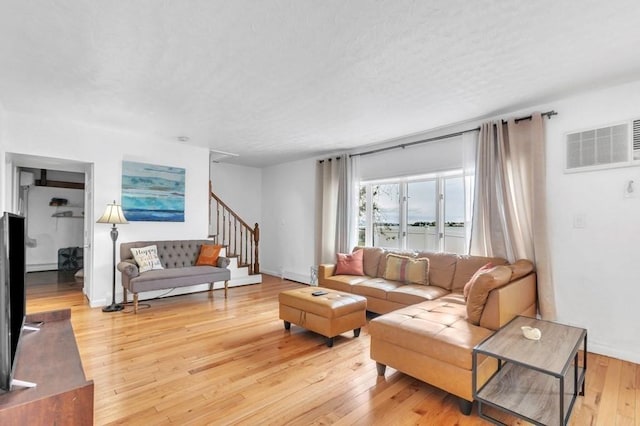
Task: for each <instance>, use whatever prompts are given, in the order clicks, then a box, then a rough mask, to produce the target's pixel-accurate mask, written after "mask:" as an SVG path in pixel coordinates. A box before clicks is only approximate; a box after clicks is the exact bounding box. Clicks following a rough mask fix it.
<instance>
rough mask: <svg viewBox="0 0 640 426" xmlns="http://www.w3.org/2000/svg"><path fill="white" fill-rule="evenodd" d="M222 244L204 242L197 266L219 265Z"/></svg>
mask: <svg viewBox="0 0 640 426" xmlns="http://www.w3.org/2000/svg"><path fill="white" fill-rule="evenodd" d="M221 249H222V246H221V245H218V244H203V245H201V246H200V253H199V254H198V259H197V260H196V266H205V265H209V266H218V257H220V250H221Z"/></svg>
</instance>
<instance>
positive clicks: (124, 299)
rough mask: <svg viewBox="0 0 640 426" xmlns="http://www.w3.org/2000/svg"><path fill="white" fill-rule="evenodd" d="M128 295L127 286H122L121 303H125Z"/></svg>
mask: <svg viewBox="0 0 640 426" xmlns="http://www.w3.org/2000/svg"><path fill="white" fill-rule="evenodd" d="M128 299H129V298H128V296H127V288H126V287H122V303H123V304H126V303H127V302H128V301H129V300H128Z"/></svg>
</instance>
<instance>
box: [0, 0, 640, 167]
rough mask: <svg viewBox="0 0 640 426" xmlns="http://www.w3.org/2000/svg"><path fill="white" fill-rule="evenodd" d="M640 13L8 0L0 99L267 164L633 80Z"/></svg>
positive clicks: (625, 5) (500, 5)
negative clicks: (183, 139)
mask: <svg viewBox="0 0 640 426" xmlns="http://www.w3.org/2000/svg"><path fill="white" fill-rule="evenodd" d="M638 18H640V2H637V1H636V0H629V1H622V0H613V1H606V2H605V1H601V0H599V1H584V0H572V1H568V0H567V1H557V0H538V1H517V2H513V1H504V0H503V1H497V0H496V1H487V0H485V1H468V0H467V1H462V0H453V1H444V0H443V1H428V0H421V1H408V0H388V1H383V0H377V1H374V0H367V1H365V0H349V1H344V0H313V1H311V0H286V1H285V0H261V1H255V0H233V1H229V0H215V1H214V0H182V1H176V0H164V1H162V0H110V1H95V0H48V1H45V0H42V1H25V0H0V104H2V105H3V107H4V108H5V109H6V110H8V111H17V112H25V113H33V114H40V115H45V116H53V117H63V118H67V119H72V120H79V121H83V122H87V123H93V124H96V125H100V126H109V127H115V128H121V129H126V130H131V131H135V132H143V133H145V134H150V135H153V136H154V137H157V138H158V140H171V141H174V140H176V138H177V137H178V136H188V137H189V138H190V141H189V142H188V143H190V144H194V145H198V146H208V147H210V148H211V149H215V150H222V151H227V152H233V153H236V154H239V156H238V157H237V158H235V159H233V160H232V162H234V163H237V164H245V165H250V166H265V165H269V164H275V163H279V162H284V161H288V160H292V159H297V158H303V157H311V156H315V155H320V154H324V153H328V152H335V151H339V150H345V149H351V148H355V147H358V146H363V145H368V144H372V143H376V142H382V141H385V140H388V139H391V138H396V137H400V136H404V135H408V134H413V133H417V132H421V131H425V130H429V129H433V128H436V127H439V126H443V125H447V124H451V123H456V122H460V121H465V120H470V119H474V118H478V117H483V116H491V115H495V114H499V113H501V112H505V111H510V110H514V109H517V108H521V107H527V106H531V105H535V104H539V103H542V102H547V101H551V100H553V99H556V98H559V97H561V96H565V95H567V94H570V93H574V92H577V91H581V90H585V89H590V88H594V87H603V86H607V85H612V84H616V83H621V82H625V81H630V80H636V79H639V78H640V55H638V54H637V47H638V46H640V30H638V21H639V20H638ZM560 113H562V112H561V111H560ZM88 143H90V142H88ZM176 143H177V142H176Z"/></svg>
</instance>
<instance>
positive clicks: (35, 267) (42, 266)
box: [27, 263, 58, 272]
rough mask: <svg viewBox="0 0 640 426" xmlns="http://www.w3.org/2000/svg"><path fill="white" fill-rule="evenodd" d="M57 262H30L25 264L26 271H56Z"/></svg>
mask: <svg viewBox="0 0 640 426" xmlns="http://www.w3.org/2000/svg"><path fill="white" fill-rule="evenodd" d="M57 270H58V264H57V263H32V264H30V265H27V272H43V271H57Z"/></svg>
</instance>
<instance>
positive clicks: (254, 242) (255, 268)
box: [209, 182, 260, 275]
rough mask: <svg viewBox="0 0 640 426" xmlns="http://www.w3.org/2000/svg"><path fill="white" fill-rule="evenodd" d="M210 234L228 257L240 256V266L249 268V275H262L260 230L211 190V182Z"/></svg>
mask: <svg viewBox="0 0 640 426" xmlns="http://www.w3.org/2000/svg"><path fill="white" fill-rule="evenodd" d="M209 201H210V202H209V221H210V224H211V226H210V232H211V235H209V237H212V238H213V239H214V241H216V244H221V245H223V246H226V247H227V256H238V266H248V267H249V274H251V275H253V274H259V273H260V262H259V257H258V243H259V241H260V228H259V227H258V224H257V223H256V224H255V226H254V227H253V228H252V227H251V226H249V224H247V223H246V222H245V221H244V220H242V218H240V216H238V215H237V214H236V213H235V212H234V211H233V210H232V209H231V208H229V206H227V205H226V204H225V202H224V201H222V200H221V199H220V197H218V196H217V195H216V194H214V193H213V191H212V190H211V182H209Z"/></svg>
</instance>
